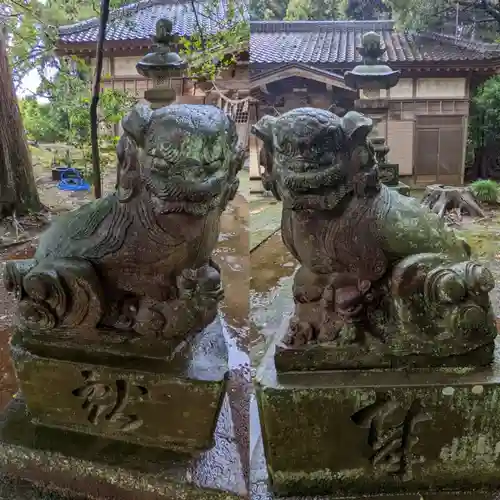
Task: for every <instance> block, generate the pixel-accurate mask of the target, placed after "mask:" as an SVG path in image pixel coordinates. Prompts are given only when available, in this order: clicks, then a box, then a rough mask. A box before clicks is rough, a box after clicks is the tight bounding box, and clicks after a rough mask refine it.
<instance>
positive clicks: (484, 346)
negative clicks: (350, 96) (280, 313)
mask: <svg viewBox="0 0 500 500" xmlns="http://www.w3.org/2000/svg"><path fill="white" fill-rule="evenodd" d="M372 127H373V123H372V120H371V119H370V118H368V117H366V116H363V115H361V114H359V113H357V112H348V113H347V114H346V115H345V116H343V117H342V118H340V117H338V116H336V115H335V114H333V113H331V112H329V111H326V110H323V109H315V108H297V109H294V110H292V111H289V112H287V113H284V114H282V115H280V116H279V117H272V116H266V117H264V118H262V119H261V120H260V121H259V122H258V123H257V124H256V125H255V126H254V127H253V132H254V133H255V135H257V136H258V137H259V138H260V139H262V141H263V142H264V148H265V149H266V151H267V152H266V154H265V155H264V156H265V163H266V179H267V182H268V183H271V184H272V185H273V190H274V191H275V192H276V194H277V195H278V197H279V198H280V199H282V201H283V213H282V225H281V227H282V237H283V242H284V244H285V246H286V247H287V248H288V250H289V251H290V252H291V253H292V255H294V256H295V257H296V258H297V260H298V261H299V262H300V264H301V268H300V269H299V270H298V272H297V273H296V275H295V277H294V287H293V297H294V301H295V314H294V315H293V317H292V318H291V320H290V323H289V328H288V333H287V335H286V336H285V337H284V338H283V344H284V346H285V347H283V348H280V349H279V350H278V351H281V350H286V349H290V350H295V351H296V353H293V352H292V353H283V356H284V357H286V356H295V359H299V358H300V359H301V360H302V366H301V367H298V368H295V369H303V370H314V369H325V367H324V366H323V365H321V364H318V363H317V357H318V356H316V355H315V354H314V356H311V354H312V353H315V352H316V351H321V350H323V349H329V350H335V349H336V350H337V359H338V360H339V361H338V363H337V365H336V366H330V368H338V369H347V368H360V367H363V368H383V367H385V366H388V365H390V366H393V365H394V360H395V359H396V358H399V361H400V364H406V366H408V367H411V366H449V365H452V366H454V365H460V364H465V365H483V364H488V363H489V362H491V360H492V352H493V343H494V339H495V337H496V335H497V331H496V325H495V322H494V317H493V313H492V309H491V304H490V302H489V296H488V292H489V291H490V290H491V289H492V288H493V287H494V281H493V276H492V275H491V273H490V272H489V271H488V270H487V269H485V268H484V267H483V266H482V265H480V264H476V263H474V262H471V261H470V260H469V259H470V248H469V247H468V245H467V244H466V242H465V241H464V240H463V239H461V238H459V237H458V236H457V235H456V234H455V233H454V232H453V231H452V230H451V229H449V228H448V227H446V226H445V224H444V222H443V221H442V220H440V219H439V217H437V216H436V215H435V214H433V213H431V212H430V211H429V210H427V209H425V208H423V207H421V206H420V204H419V203H418V202H417V201H416V200H414V199H412V198H409V197H407V196H402V195H401V194H399V193H398V192H397V190H394V189H390V188H388V187H387V186H385V185H384V184H382V183H381V182H380V179H379V172H378V164H377V161H376V158H375V151H374V148H373V145H372V144H371V142H370V140H369V134H370V132H371V130H372ZM300 351H302V353H301V352H300ZM325 352H326V351H325ZM478 352H480V353H481V355H478V354H477V353H478ZM278 355H281V353H280V352H278ZM334 358H335V356H334V355H329V359H330V361H332V360H334ZM346 362H347V363H346ZM277 364H278V368H280V369H281V364H280V362H277Z"/></svg>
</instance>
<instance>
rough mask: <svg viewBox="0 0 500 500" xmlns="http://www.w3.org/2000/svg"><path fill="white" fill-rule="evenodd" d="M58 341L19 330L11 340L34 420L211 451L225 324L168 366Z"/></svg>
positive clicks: (223, 369)
mask: <svg viewBox="0 0 500 500" xmlns="http://www.w3.org/2000/svg"><path fill="white" fill-rule="evenodd" d="M61 344H62V341H61V340H60V339H59V345H54V344H49V343H44V342H43V339H42V340H41V339H39V338H37V336H35V340H33V337H30V336H29V335H25V336H24V337H23V335H22V332H17V333H16V335H15V336H14V338H13V339H12V342H11V348H12V353H13V360H14V366H15V369H16V373H17V377H18V379H19V382H20V387H21V391H22V393H23V396H24V398H25V400H26V402H27V405H28V408H29V411H30V414H31V416H32V418H33V421H34V422H36V423H39V424H43V425H48V426H54V427H60V428H65V429H69V430H73V431H78V432H85V433H89V434H94V435H100V436H107V437H110V438H114V439H120V440H125V441H130V442H135V443H138V444H142V445H144V446H160V447H165V448H170V449H180V450H183V451H185V452H188V451H190V452H195V451H198V450H202V449H208V448H210V446H212V444H213V430H214V428H215V424H216V422H217V418H218V414H219V410H220V405H221V402H222V399H223V396H224V393H225V388H226V378H227V370H228V368H227V362H228V360H227V357H228V354H227V347H226V344H225V340H224V336H223V332H222V326H221V324H220V322H215V323H214V324H212V325H211V326H210V327H209V328H207V329H206V330H204V331H203V332H201V333H200V334H198V336H197V337H195V338H194V339H193V340H191V341H190V342H189V343H186V349H187V348H189V349H188V351H189V356H187V355H186V353H185V352H183V351H182V350H180V351H179V352H177V353H175V355H174V356H173V357H172V359H170V365H169V364H168V362H167V360H164V359H161V358H155V357H153V356H152V354H151V353H150V357H149V358H141V359H137V358H136V357H134V355H133V354H132V355H131V353H130V352H125V353H120V354H116V353H112V352H109V351H108V352H106V350H105V349H102V348H100V347H99V346H98V345H95V346H93V348H92V349H89V346H87V347H85V346H82V345H81V344H79V343H76V342H73V341H72V339H71V338H70V339H66V341H65V342H64V344H63V346H64V347H61ZM159 354H160V355H161V354H162V353H161V350H160V352H159ZM51 355H52V357H51ZM148 364H149V366H148ZM162 368H163V370H161V369H162ZM169 368H170V369H169Z"/></svg>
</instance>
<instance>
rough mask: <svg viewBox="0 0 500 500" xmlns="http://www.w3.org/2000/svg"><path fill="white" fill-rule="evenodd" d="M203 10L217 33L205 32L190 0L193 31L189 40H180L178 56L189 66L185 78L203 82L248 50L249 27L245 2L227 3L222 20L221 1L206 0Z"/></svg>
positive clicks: (234, 0)
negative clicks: (194, 24)
mask: <svg viewBox="0 0 500 500" xmlns="http://www.w3.org/2000/svg"><path fill="white" fill-rule="evenodd" d="M203 7H204V9H203V14H202V15H203V17H204V18H205V19H209V20H210V24H211V25H212V26H213V27H217V30H214V32H212V33H210V34H209V33H207V32H206V30H205V29H204V28H203V23H202V22H201V19H200V15H199V14H198V13H197V9H196V6H195V3H194V0H191V9H192V11H193V13H194V17H195V21H196V30H195V32H194V33H192V34H191V35H190V36H189V37H181V39H180V41H179V42H180V43H179V44H180V47H181V50H180V53H181V55H182V56H183V57H184V58H185V59H186V61H187V63H188V76H190V77H191V78H194V79H197V80H201V81H206V80H214V79H215V77H216V76H217V74H218V73H219V72H220V71H221V70H223V69H225V68H228V67H230V66H231V65H233V64H234V63H235V62H236V55H237V54H238V53H240V52H241V51H244V50H248V46H249V42H250V26H249V23H248V21H247V19H246V11H247V5H246V1H245V0H227V2H226V16H225V18H224V19H221V16H220V13H219V12H220V0H208V1H207V2H205V3H204V4H203Z"/></svg>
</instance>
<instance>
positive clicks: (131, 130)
mask: <svg viewBox="0 0 500 500" xmlns="http://www.w3.org/2000/svg"><path fill="white" fill-rule="evenodd" d="M152 114H153V111H152V110H151V108H150V107H149V106H148V105H147V104H137V105H136V106H134V107H133V108H132V111H130V113H128V114H127V115H126V116H124V118H123V119H122V128H123V130H124V131H125V133H126V134H128V135H129V136H130V137H132V139H134V141H135V142H136V143H137V145H138V146H139V147H141V148H142V147H144V142H145V139H146V131H147V129H148V127H149V124H150V122H151V115H152Z"/></svg>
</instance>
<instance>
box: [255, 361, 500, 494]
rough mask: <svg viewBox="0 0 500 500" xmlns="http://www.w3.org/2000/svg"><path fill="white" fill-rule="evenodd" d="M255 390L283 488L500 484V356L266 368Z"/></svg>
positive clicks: (273, 473)
mask: <svg viewBox="0 0 500 500" xmlns="http://www.w3.org/2000/svg"><path fill="white" fill-rule="evenodd" d="M257 395H258V400H259V407H260V416H261V424H262V433H263V440H264V446H265V450H266V459H267V465H268V470H269V475H270V480H271V483H272V490H273V491H274V492H275V493H276V494H278V495H290V496H291V495H294V494H295V495H322V494H323V495H328V494H330V495H333V494H336V495H338V496H341V495H344V496H349V495H351V496H356V495H360V496H361V495H369V494H389V493H391V494H401V493H422V494H423V495H424V498H425V492H426V491H427V492H428V491H429V490H434V491H439V490H455V491H458V492H463V491H467V490H469V491H472V490H481V489H486V490H489V489H498V488H499V487H500V418H499V416H498V411H497V407H498V401H499V398H500V363H499V361H497V362H496V364H494V365H493V366H492V367H488V368H482V369H481V368H475V369H463V368H457V369H445V368H442V369H434V370H414V371H412V372H406V371H397V370H360V371H347V372H342V371H337V372H310V373H286V374H282V373H281V374H276V372H275V371H273V370H272V369H270V368H269V369H268V370H267V371H266V370H264V371H263V372H262V373H261V375H260V380H259V383H258V386H257ZM437 498H439V497H437Z"/></svg>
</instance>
